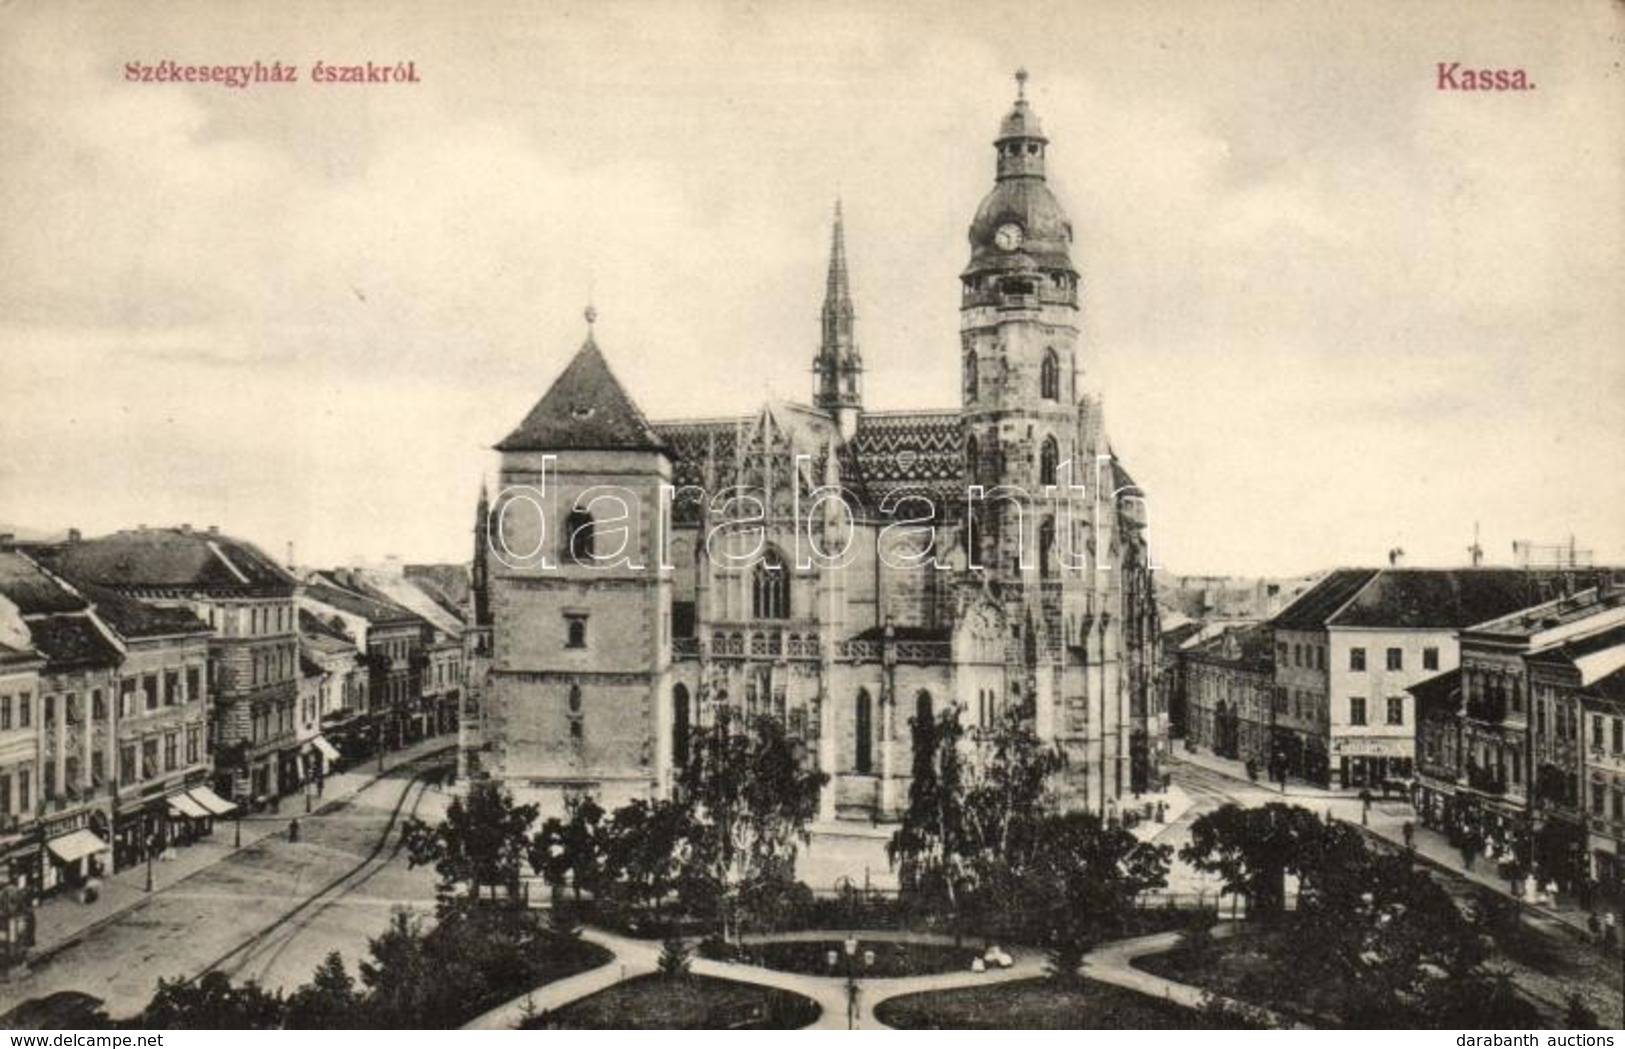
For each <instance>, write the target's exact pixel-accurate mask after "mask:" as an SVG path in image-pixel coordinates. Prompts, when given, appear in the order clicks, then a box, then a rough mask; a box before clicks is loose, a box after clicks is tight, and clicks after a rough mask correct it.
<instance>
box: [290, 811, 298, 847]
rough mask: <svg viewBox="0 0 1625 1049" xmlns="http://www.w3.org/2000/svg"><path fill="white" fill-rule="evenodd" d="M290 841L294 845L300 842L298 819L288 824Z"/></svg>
mask: <svg viewBox="0 0 1625 1049" xmlns="http://www.w3.org/2000/svg"><path fill="white" fill-rule="evenodd" d="M288 841H290V842H292V843H294V844H298V842H299V820H298V818H297V817H295V818H294V819H293V820H292V821H291V822H289V824H288Z"/></svg>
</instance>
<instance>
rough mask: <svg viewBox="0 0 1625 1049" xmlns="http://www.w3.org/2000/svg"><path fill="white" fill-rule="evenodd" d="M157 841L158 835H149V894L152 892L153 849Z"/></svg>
mask: <svg viewBox="0 0 1625 1049" xmlns="http://www.w3.org/2000/svg"><path fill="white" fill-rule="evenodd" d="M157 840H158V836H157V835H156V834H149V835H147V891H148V892H151V891H152V849H153V845H154V844H155V843H156V842H157Z"/></svg>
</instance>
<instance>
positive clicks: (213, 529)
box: [209, 525, 220, 535]
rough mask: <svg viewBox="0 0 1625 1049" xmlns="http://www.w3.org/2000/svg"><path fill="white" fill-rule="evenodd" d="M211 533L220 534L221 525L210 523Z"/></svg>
mask: <svg viewBox="0 0 1625 1049" xmlns="http://www.w3.org/2000/svg"><path fill="white" fill-rule="evenodd" d="M209 534H210V535H219V534H220V526H219V525H210V526H209Z"/></svg>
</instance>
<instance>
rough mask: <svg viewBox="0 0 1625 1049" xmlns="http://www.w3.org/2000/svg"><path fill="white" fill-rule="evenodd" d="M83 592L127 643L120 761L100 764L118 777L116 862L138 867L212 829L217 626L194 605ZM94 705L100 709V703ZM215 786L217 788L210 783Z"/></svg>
mask: <svg viewBox="0 0 1625 1049" xmlns="http://www.w3.org/2000/svg"><path fill="white" fill-rule="evenodd" d="M78 589H79V591H80V593H82V594H83V595H84V596H85V597H86V598H88V599H89V600H90V601H92V602H93V603H94V609H95V615H96V618H97V620H98V621H99V622H101V623H102V624H103V625H104V626H105V627H106V628H107V632H108V633H109V635H110V637H111V639H112V640H113V642H114V644H115V645H116V646H117V647H118V648H119V649H120V650H121V651H122V652H123V655H124V659H123V661H122V662H121V663H120V664H119V668H118V687H117V690H116V692H115V693H114V694H113V698H112V699H111V700H110V702H111V703H112V705H113V711H112V715H113V720H114V726H115V731H114V736H115V742H114V746H113V749H112V750H111V752H110V753H111V757H110V758H109V760H110V761H112V762H113V766H112V767H110V768H107V769H103V770H100V771H98V770H92V771H93V774H95V775H101V776H105V777H106V778H108V779H109V781H110V782H112V784H113V827H112V831H113V837H112V846H113V864H114V867H115V869H118V868H123V867H128V866H131V865H132V864H135V863H139V862H141V861H142V860H145V859H147V858H148V854H149V853H155V852H161V851H162V850H164V849H166V848H169V847H170V846H172V845H178V844H186V843H189V842H191V841H192V840H195V838H196V837H197V836H198V835H200V834H202V833H205V832H206V831H208V830H210V829H212V826H213V820H214V817H215V815H216V811H215V810H216V809H218V807H219V806H218V804H217V803H216V804H214V805H213V807H208V806H207V805H206V804H205V803H204V802H203V801H200V800H199V799H198V798H197V797H195V796H194V793H193V792H194V791H196V790H199V789H207V788H208V780H209V774H210V768H211V761H210V756H209V752H208V746H207V736H208V728H209V706H210V703H209V692H208V677H209V640H210V637H211V635H212V633H213V631H212V630H211V629H210V627H209V625H208V624H207V623H205V622H203V621H202V620H200V619H198V618H197V616H195V615H193V614H192V613H191V612H190V611H189V610H187V609H185V608H180V607H168V608H162V607H158V606H156V605H150V604H147V603H146V602H143V601H138V600H136V599H134V598H130V597H126V596H124V595H122V594H119V593H117V592H115V591H111V590H107V589H106V588H103V587H97V586H94V585H92V584H88V583H87V584H80V586H79V587H78ZM93 713H94V711H93ZM211 795H212V792H211Z"/></svg>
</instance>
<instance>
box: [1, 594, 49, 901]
mask: <svg viewBox="0 0 1625 1049" xmlns="http://www.w3.org/2000/svg"><path fill="white" fill-rule="evenodd" d="M3 600H5V599H4V598H3V597H0V601H3ZM0 631H3V633H0V878H3V879H4V884H6V885H12V886H16V887H19V888H27V887H28V886H30V885H31V884H33V883H34V881H35V874H36V872H37V871H38V870H39V865H40V845H39V835H38V829H39V821H38V816H37V812H36V809H35V804H34V803H35V799H36V797H37V794H36V793H35V791H36V788H37V785H38V784H39V765H40V729H39V724H38V722H37V720H36V719H35V716H34V715H35V700H36V697H38V696H39V694H40V671H41V670H42V669H44V667H45V659H44V657H42V656H41V655H40V654H39V653H38V652H36V651H34V647H33V645H34V641H33V638H32V637H31V636H30V635H29V633H28V631H27V629H26V628H23V627H22V624H21V621H20V617H18V616H17V615H16V613H15V611H14V610H11V609H8V610H7V613H6V614H4V615H0Z"/></svg>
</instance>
